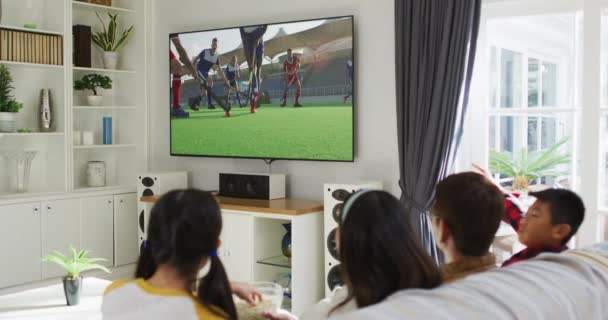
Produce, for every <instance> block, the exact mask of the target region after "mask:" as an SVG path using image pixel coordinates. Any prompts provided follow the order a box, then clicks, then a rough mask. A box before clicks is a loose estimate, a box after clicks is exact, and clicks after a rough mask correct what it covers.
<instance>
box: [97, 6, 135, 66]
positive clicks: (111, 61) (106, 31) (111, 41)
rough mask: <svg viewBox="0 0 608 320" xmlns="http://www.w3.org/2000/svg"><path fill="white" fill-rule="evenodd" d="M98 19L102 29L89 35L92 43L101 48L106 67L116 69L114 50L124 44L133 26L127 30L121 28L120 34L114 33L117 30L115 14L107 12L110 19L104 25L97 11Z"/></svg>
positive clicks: (116, 60) (116, 58)
mask: <svg viewBox="0 0 608 320" xmlns="http://www.w3.org/2000/svg"><path fill="white" fill-rule="evenodd" d="M95 14H96V15H97V18H99V21H100V22H101V25H102V28H103V31H101V32H94V33H93V34H92V35H91V39H92V40H93V43H95V45H97V46H98V47H99V48H100V49H101V50H103V65H104V68H106V69H116V65H117V64H118V54H117V53H116V51H117V50H118V49H119V48H120V47H121V46H122V45H123V44H125V41H126V40H127V38H128V37H129V34H130V33H131V31H133V26H131V27H129V29H127V30H123V31H122V33H121V34H120V36H118V35H117V34H116V33H117V32H118V24H117V23H116V19H117V18H118V13H117V14H114V15H113V14H111V13H108V16H109V17H110V21H109V23H108V25H107V26H106V25H105V23H104V22H103V19H101V16H100V15H99V13H95Z"/></svg>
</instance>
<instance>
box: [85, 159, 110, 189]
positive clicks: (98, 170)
mask: <svg viewBox="0 0 608 320" xmlns="http://www.w3.org/2000/svg"><path fill="white" fill-rule="evenodd" d="M87 186H88V187H105V186H106V164H105V163H104V162H103V161H89V162H88V163H87Z"/></svg>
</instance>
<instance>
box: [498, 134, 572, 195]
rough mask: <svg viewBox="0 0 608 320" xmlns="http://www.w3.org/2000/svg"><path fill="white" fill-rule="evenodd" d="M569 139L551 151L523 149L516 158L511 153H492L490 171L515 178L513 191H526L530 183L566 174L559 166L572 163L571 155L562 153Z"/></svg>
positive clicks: (553, 147) (556, 145) (562, 141)
mask: <svg viewBox="0 0 608 320" xmlns="http://www.w3.org/2000/svg"><path fill="white" fill-rule="evenodd" d="M566 141H568V138H566V139H563V140H561V141H560V142H558V143H557V144H555V145H554V146H552V147H551V148H549V149H544V150H536V151H532V152H528V151H527V150H526V149H525V148H522V149H521V150H520V151H519V153H518V155H517V156H515V155H513V154H511V153H510V152H499V151H496V150H491V151H490V170H491V171H492V173H498V174H501V175H505V176H508V177H512V178H513V186H512V189H513V190H516V191H526V190H527V189H528V186H529V185H530V181H532V180H535V179H540V178H542V177H558V176H561V175H564V174H566V172H564V171H560V170H559V166H560V165H563V164H567V163H569V162H570V154H568V153H561V152H560V150H559V149H560V147H561V146H563V145H564V144H565V143H566Z"/></svg>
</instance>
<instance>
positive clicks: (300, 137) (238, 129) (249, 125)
mask: <svg viewBox="0 0 608 320" xmlns="http://www.w3.org/2000/svg"><path fill="white" fill-rule="evenodd" d="M185 110H186V111H188V112H190V118H172V119H171V140H172V141H171V151H172V153H173V154H174V155H180V154H183V155H207V156H226V157H230V156H238V157H256V158H267V159H274V158H291V159H310V160H347V161H349V160H352V141H353V129H352V117H353V113H352V110H353V109H352V105H351V104H347V105H344V104H327V103H325V104H305V105H304V107H302V108H294V107H292V106H287V107H284V108H281V107H279V105H276V104H270V105H268V104H264V105H262V106H261V107H260V108H259V109H258V112H257V113H255V114H252V113H250V112H249V108H248V107H244V108H239V107H238V106H237V107H233V108H232V116H231V117H229V118H227V117H225V116H224V110H222V109H221V108H220V107H219V106H217V109H215V110H207V109H202V107H201V109H200V111H193V110H190V109H188V107H185Z"/></svg>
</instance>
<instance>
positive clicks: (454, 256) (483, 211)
mask: <svg viewBox="0 0 608 320" xmlns="http://www.w3.org/2000/svg"><path fill="white" fill-rule="evenodd" d="M435 190H436V191H435V204H434V205H433V207H432V209H431V213H430V214H431V224H432V227H433V234H434V235H435V240H436V241H437V246H438V247H439V249H440V250H441V251H442V252H443V253H444V255H445V257H446V262H447V263H446V264H444V265H442V266H441V272H442V276H443V281H444V282H451V281H454V280H458V279H461V278H464V277H466V276H468V275H471V274H475V273H479V272H483V271H486V270H490V269H493V268H496V257H495V256H494V255H493V254H492V253H490V246H491V245H492V241H493V240H494V235H495V234H496V231H497V230H498V227H499V226H500V219H501V217H502V214H503V203H504V197H503V195H502V193H501V192H500V190H499V189H498V188H497V187H496V186H495V185H494V183H493V182H492V181H490V180H488V179H487V178H486V177H484V176H482V175H479V174H477V173H474V172H463V173H458V174H453V175H451V176H448V177H447V178H445V179H443V180H442V181H441V182H439V184H437V187H436V189H435Z"/></svg>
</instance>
